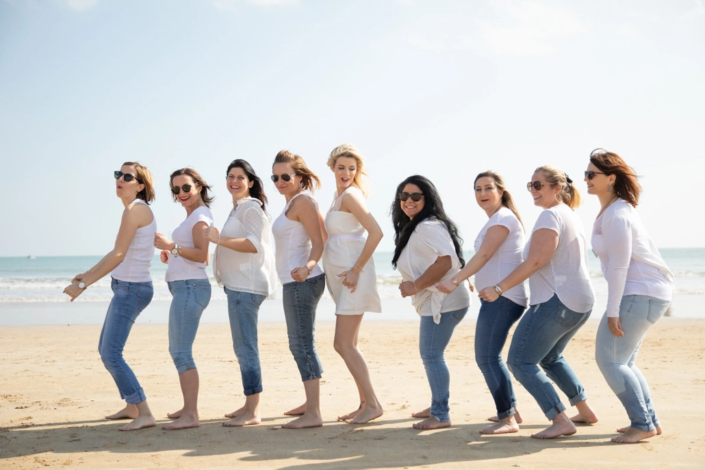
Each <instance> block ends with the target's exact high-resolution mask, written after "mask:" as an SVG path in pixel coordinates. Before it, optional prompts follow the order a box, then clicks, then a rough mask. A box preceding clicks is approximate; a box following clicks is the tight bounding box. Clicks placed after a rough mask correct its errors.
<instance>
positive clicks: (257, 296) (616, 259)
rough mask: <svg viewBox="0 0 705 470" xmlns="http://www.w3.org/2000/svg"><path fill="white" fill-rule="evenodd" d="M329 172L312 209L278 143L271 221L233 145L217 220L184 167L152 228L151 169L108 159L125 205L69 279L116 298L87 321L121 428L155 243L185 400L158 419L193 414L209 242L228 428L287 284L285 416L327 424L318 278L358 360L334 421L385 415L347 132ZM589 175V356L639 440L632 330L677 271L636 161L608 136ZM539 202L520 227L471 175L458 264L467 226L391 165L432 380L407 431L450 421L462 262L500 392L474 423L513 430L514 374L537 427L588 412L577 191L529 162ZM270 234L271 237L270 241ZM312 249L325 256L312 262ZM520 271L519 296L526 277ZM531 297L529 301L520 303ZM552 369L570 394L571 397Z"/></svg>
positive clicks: (371, 286) (641, 382)
mask: <svg viewBox="0 0 705 470" xmlns="http://www.w3.org/2000/svg"><path fill="white" fill-rule="evenodd" d="M328 166H329V167H330V168H331V170H332V171H333V173H334V175H335V183H336V193H335V197H334V200H333V203H332V205H331V207H330V209H329V211H328V212H327V214H326V215H325V217H324V216H323V215H322V213H321V211H320V210H319V208H318V204H317V203H316V201H315V199H314V198H313V196H312V194H313V192H314V190H315V189H317V188H318V187H320V180H319V178H318V177H317V176H316V175H315V174H314V173H313V172H312V171H311V170H310V169H309V168H308V167H307V166H306V164H305V162H304V160H303V158H301V157H300V156H298V155H295V154H293V153H291V152H288V151H286V150H282V151H281V152H279V153H278V154H277V155H276V157H275V159H274V163H273V165H272V176H271V179H272V181H273V182H274V185H275V187H276V189H277V191H278V192H279V194H281V195H282V196H284V198H285V200H286V205H285V207H284V210H283V212H282V213H281V215H279V217H277V218H276V219H275V220H274V222H273V223H270V218H269V217H268V215H267V213H266V205H267V197H266V196H265V191H264V188H263V183H262V180H261V179H260V178H259V177H258V176H257V174H256V173H255V171H254V169H253V168H252V167H251V166H250V164H249V163H248V162H246V161H245V160H241V159H238V160H234V161H233V162H232V163H230V165H228V167H227V170H226V175H225V176H226V185H227V189H228V191H229V192H230V194H231V195H232V200H233V210H232V212H231V213H230V216H229V218H228V219H227V221H226V222H225V224H224V226H223V228H222V229H221V230H218V229H217V228H215V227H214V226H213V218H212V215H211V212H210V210H209V205H210V203H211V202H212V196H211V188H210V186H209V185H208V184H206V182H205V181H204V179H203V178H202V177H201V176H200V175H199V174H198V173H197V172H196V171H195V170H193V169H191V168H183V169H180V170H177V171H175V172H174V173H172V174H171V177H170V186H171V191H172V194H173V198H174V200H175V201H176V202H179V203H180V204H181V205H182V206H183V207H184V209H185V210H186V218H185V220H184V221H183V222H182V223H181V225H179V226H178V227H177V228H176V229H175V230H174V231H173V234H172V239H171V240H170V239H169V238H168V237H167V236H165V235H163V234H161V233H158V232H157V229H156V222H155V218H154V215H153V214H152V212H151V210H150V208H149V203H150V202H151V201H152V200H153V199H154V185H153V178H152V174H151V173H150V171H149V170H148V169H147V168H146V167H144V166H142V165H140V164H139V163H137V162H126V163H124V164H123V166H122V168H121V169H120V170H119V171H116V172H115V178H116V185H117V196H118V197H119V198H120V199H121V200H122V202H123V205H124V206H125V210H124V212H123V216H122V223H121V225H120V230H119V232H118V237H117V240H116V243H115V248H114V249H113V250H112V251H111V252H110V253H108V255H106V256H105V257H104V258H103V259H102V260H101V261H100V262H99V263H98V264H96V265H95V266H94V267H93V268H91V269H90V270H88V271H86V272H85V273H82V274H79V275H77V276H76V277H75V278H74V279H73V281H72V283H71V285H69V286H68V287H67V288H66V289H65V293H67V294H68V295H69V296H70V297H71V300H73V299H75V298H76V297H77V296H79V295H80V294H81V292H83V290H85V289H86V288H87V287H88V286H90V285H91V284H93V283H95V282H96V281H98V280H99V279H100V278H102V277H103V276H105V275H107V274H108V273H110V274H111V276H112V289H113V292H114V297H113V299H112V301H111V303H110V307H109V309H108V313H107V316H106V318H105V323H104V325H103V330H102V332H101V336H100V342H99V351H100V356H101V358H102V360H103V363H104V364H105V366H106V368H107V369H108V371H109V372H110V373H111V374H112V376H113V378H114V380H115V383H116V385H117V387H118V390H119V391H120V395H121V398H123V399H124V400H125V401H126V402H127V405H126V407H125V408H124V409H123V410H121V411H119V412H118V413H116V414H114V415H111V416H107V417H106V418H108V419H132V420H133V421H132V422H131V423H129V424H127V425H125V426H123V427H121V428H120V429H121V430H134V429H140V428H145V427H150V426H154V425H155V424H156V421H155V418H154V416H153V415H152V413H151V411H150V409H149V407H148V405H147V400H146V396H145V393H144V391H143V389H142V387H141V386H140V384H139V382H138V380H137V378H136V377H135V375H134V373H133V372H132V370H131V369H130V367H129V366H128V365H127V364H126V362H125V360H124V359H123V356H122V351H123V348H124V345H125V343H126V341H127V337H128V335H129V333H130V329H131V327H132V325H133V324H134V322H135V319H136V318H137V316H138V315H139V314H140V312H141V311H142V310H143V309H144V308H145V307H146V306H147V305H148V304H149V302H150V301H151V299H152V296H153V288H152V283H151V277H150V272H149V269H150V263H151V260H152V255H153V248H154V247H156V248H158V249H160V250H162V251H161V260H162V262H164V263H167V264H168V269H167V273H166V281H167V283H168V286H169V290H170V292H171V294H172V296H173V300H172V303H171V308H170V312H169V352H170V354H171V356H172V358H173V361H174V365H175V366H176V369H177V372H178V374H179V379H180V383H181V390H182V393H183V407H182V408H181V409H180V410H179V411H177V412H175V413H170V414H168V416H169V418H171V419H173V422H171V423H169V424H167V425H165V426H164V429H182V428H189V427H195V426H198V425H199V416H198V406H197V405H198V403H197V402H198V387H199V379H198V370H197V368H196V364H195V362H194V359H193V355H192V346H193V342H194V339H195V336H196V332H197V329H198V325H199V320H200V318H201V315H202V313H203V311H204V309H205V308H206V307H207V306H208V303H209V301H210V297H211V285H210V282H209V281H208V276H207V274H206V270H205V269H206V266H207V264H208V261H209V259H210V257H209V246H210V244H211V243H212V244H215V245H216V248H215V256H214V257H213V272H214V275H215V278H216V280H217V281H218V283H219V285H222V286H223V288H224V291H225V293H226V295H227V299H228V311H229V317H230V327H231V331H232V339H233V348H234V350H235V355H236V356H237V359H238V362H239V364H240V371H241V376H242V383H243V388H244V394H245V403H244V405H243V406H242V407H241V408H239V409H238V410H236V411H234V412H232V413H230V414H228V415H226V417H228V418H230V420H229V421H227V422H225V423H223V424H224V425H225V426H246V425H254V424H259V423H260V421H261V417H260V411H259V398H260V394H261V393H262V391H263V386H262V374H261V367H260V358H259V351H258V344H257V316H258V310H259V307H260V305H261V304H262V302H263V301H264V300H265V299H266V298H267V297H268V296H271V295H272V294H273V293H274V290H275V288H276V285H277V281H276V277H278V278H279V281H280V282H281V283H282V284H283V306H284V314H285V318H286V326H287V335H288V339H289V348H290V350H291V353H292V355H293V356H294V360H295V362H296V365H297V367H298V369H299V373H300V375H301V379H302V381H303V385H304V391H305V395H306V401H305V403H304V404H302V405H301V406H298V407H296V408H294V409H292V410H290V411H288V412H286V413H285V414H287V415H297V416H298V417H297V418H296V419H294V420H293V421H291V422H289V423H287V424H285V425H284V426H283V427H284V428H291V429H296V428H307V427H314V426H320V425H322V423H323V421H322V417H321V410H320V405H319V382H320V378H321V375H322V373H323V367H322V365H321V361H320V359H319V356H318V353H317V351H316V344H315V340H314V332H315V316H316V307H317V305H318V302H319V300H320V298H321V296H322V295H323V291H324V290H325V288H326V286H327V287H328V290H329V292H330V294H331V296H332V298H333V300H334V301H335V305H336V312H335V313H336V319H337V320H336V328H335V341H334V346H335V350H336V351H337V352H338V353H339V354H340V355H341V357H342V358H343V360H344V361H345V364H346V366H347V367H348V369H349V371H350V373H351V375H352V376H353V378H354V380H355V383H356V385H357V389H358V392H359V396H360V404H359V406H358V407H357V409H355V411H352V412H351V413H348V414H346V415H343V416H340V417H339V419H341V420H345V421H347V422H349V423H353V424H362V423H366V422H369V421H371V420H373V419H375V418H378V417H380V416H381V415H382V414H383V409H382V405H381V404H380V401H379V399H378V398H377V396H376V394H375V391H374V387H373V386H372V381H371V378H370V374H369V370H368V367H367V363H366V362H365V358H364V356H363V355H362V353H361V351H360V350H359V348H358V333H359V330H360V324H361V321H362V317H363V314H364V313H365V312H381V302H380V298H379V294H378V293H377V285H376V275H375V266H374V262H373V259H372V254H373V253H374V251H375V248H376V247H377V245H378V244H379V242H380V240H381V239H382V236H383V235H382V230H381V229H380V227H379V225H378V223H377V222H376V220H375V219H374V217H373V216H372V215H371V214H370V212H369V211H368V210H367V208H366V204H365V197H366V188H365V185H364V176H365V163H364V159H363V157H362V155H361V154H360V152H359V151H358V150H357V149H356V148H355V147H354V146H352V145H349V144H345V145H341V146H339V147H337V148H335V149H334V150H333V151H332V152H331V154H330V157H329V159H328ZM584 181H585V182H586V183H587V192H588V193H589V194H593V195H595V196H597V197H598V198H599V200H600V203H601V210H600V213H599V214H598V215H597V218H596V220H595V223H594V227H593V231H592V240H591V245H592V247H593V251H594V252H595V254H596V255H597V256H598V257H599V258H600V262H601V265H602V270H603V273H604V275H605V279H606V280H607V283H608V289H609V291H608V302H607V310H606V312H605V315H604V317H603V318H602V321H601V323H600V326H599V329H598V333H597V342H596V360H597V363H598V365H599V368H600V370H601V371H602V373H603V375H604V377H605V379H606V380H607V383H608V384H609V386H610V387H611V388H612V390H613V391H614V393H615V394H616V395H617V397H618V398H619V400H620V401H621V402H622V404H623V406H624V408H625V409H626V412H627V415H628V417H629V419H630V424H629V426H626V427H625V428H622V429H619V430H618V431H619V433H620V434H619V435H617V436H616V437H614V438H613V439H612V440H613V441H615V442H638V441H639V440H642V439H645V438H648V437H651V436H654V435H656V434H660V433H661V427H660V423H659V420H658V418H657V416H656V412H655V410H654V406H653V403H652V400H651V394H650V392H649V387H648V384H647V382H646V379H645V378H644V376H643V375H642V373H641V372H640V370H639V369H638V368H637V366H636V365H635V361H636V356H637V353H638V351H639V348H640V346H641V343H642V340H643V338H644V336H645V334H646V332H647V330H648V329H649V327H650V326H651V325H652V324H654V323H655V322H656V321H657V320H658V319H659V318H660V317H661V316H662V315H663V314H664V313H665V312H666V310H667V309H668V306H669V303H670V300H671V295H672V284H673V275H672V273H671V272H670V271H669V269H668V267H667V266H666V265H665V263H664V261H663V259H662V257H661V256H660V254H659V252H658V250H657V248H656V246H655V245H654V243H653V242H652V241H651V239H650V238H649V236H648V234H647V233H646V231H645V229H644V227H643V225H642V223H641V221H640V219H639V215H638V213H637V212H636V210H635V208H636V206H637V204H638V201H639V195H640V190H641V188H640V186H639V183H638V181H637V177H636V175H635V173H634V171H633V169H632V168H631V167H629V166H628V165H627V164H626V163H625V162H624V160H623V159H622V158H621V157H619V156H618V155H617V154H615V153H613V152H608V151H605V150H603V149H597V150H595V151H593V152H592V153H591V154H590V157H589V162H588V165H587V170H586V171H585V178H584ZM527 189H528V190H529V192H530V194H531V197H532V198H533V200H534V204H535V205H536V206H539V207H541V208H542V209H543V211H542V212H541V214H540V216H539V218H538V220H537V222H536V224H535V226H534V227H533V230H532V231H531V234H530V236H529V239H528V242H526V243H525V228H524V226H523V223H522V220H521V217H520V216H519V213H518V211H517V209H516V207H515V205H514V202H513V200H512V196H511V195H510V193H509V191H508V190H507V188H506V187H505V184H504V181H503V180H502V178H501V176H500V175H499V174H497V173H494V172H491V171H487V172H484V173H480V174H479V175H477V177H476V178H475V182H474V190H475V198H476V201H477V203H478V205H479V206H480V207H481V208H482V209H483V210H484V211H485V213H486V214H487V217H488V221H487V223H486V224H485V226H484V227H483V228H482V230H481V231H480V233H479V234H478V236H477V238H476V240H475V246H474V251H475V254H474V256H473V257H472V258H471V259H470V260H468V261H467V262H465V260H464V258H463V252H462V249H461V243H462V240H461V238H460V236H459V234H458V230H457V228H456V225H455V224H454V223H453V221H452V220H451V219H450V218H449V217H448V216H447V215H446V213H445V210H444V208H443V203H442V201H441V198H440V195H439V193H438V191H437V189H436V187H435V186H434V185H433V183H432V182H431V181H429V180H428V179H427V178H425V177H423V176H419V175H414V176H410V177H408V178H406V179H405V180H404V181H402V182H401V183H400V184H399V185H398V187H397V189H396V191H395V193H394V202H393V203H392V206H391V216H392V221H393V226H394V242H395V246H396V249H395V252H394V257H393V261H392V264H393V265H394V267H395V268H397V269H398V271H399V272H400V274H401V276H402V282H401V284H400V285H399V290H400V292H401V295H402V296H403V297H411V298H412V303H413V305H414V307H415V309H416V311H417V313H418V314H419V315H420V317H421V322H420V335H419V349H420V353H421V358H422V360H423V364H424V367H425V369H426V374H427V377H428V382H429V385H430V389H431V406H430V407H429V408H427V409H425V410H423V411H420V412H418V413H413V415H412V416H414V417H415V418H419V419H421V421H419V422H417V423H415V424H414V425H413V426H414V428H416V429H434V428H440V427H445V426H450V424H451V421H450V415H449V413H450V408H449V405H448V401H449V387H450V375H449V371H448V367H447V366H446V363H445V360H444V351H445V349H446V347H447V345H448V344H449V342H450V339H451V337H452V335H453V331H454V329H455V327H456V326H457V325H458V324H459V323H460V321H461V320H462V319H463V317H464V316H465V314H466V313H467V311H468V308H469V306H470V291H471V290H474V287H473V286H472V285H470V283H469V282H467V283H466V282H464V281H466V280H468V279H469V278H470V277H471V276H475V285H476V286H477V287H478V290H479V297H480V299H481V303H482V305H481V308H480V313H479V317H478V320H477V330H476V334H475V358H476V361H477V364H478V366H479V368H480V370H481V371H482V374H483V375H484V378H485V381H486V383H487V386H488V388H489V389H490V392H491V394H492V397H493V399H494V402H495V406H496V415H495V416H493V417H491V418H489V420H490V421H494V424H492V425H490V426H488V427H486V428H485V429H483V430H482V431H481V433H484V434H502V433H511V432H516V431H518V430H519V424H521V423H522V418H521V415H520V414H519V411H518V409H517V400H516V397H515V394H514V390H513V387H512V380H511V377H510V374H509V371H510V370H511V371H512V373H513V375H514V377H515V378H516V379H517V380H518V381H519V382H520V383H521V384H522V385H523V386H524V388H525V389H526V390H527V391H528V392H529V393H530V394H531V395H532V396H533V397H534V399H535V400H536V401H537V403H538V405H539V406H540V408H541V410H542V411H543V413H544V414H545V416H546V417H547V418H548V420H549V421H552V424H551V425H550V426H549V427H547V428H546V429H544V430H543V431H541V432H539V433H537V434H534V435H533V436H532V437H536V438H543V439H549V438H554V437H558V436H565V435H571V434H574V433H575V432H576V427H575V423H576V422H585V423H595V422H597V420H598V418H597V415H596V414H595V412H594V411H593V410H592V408H591V407H590V405H589V404H588V401H587V398H588V396H587V393H586V391H585V389H584V387H583V385H582V384H581V382H580V380H579V379H578V377H577V375H576V373H575V371H574V370H573V369H572V368H571V366H570V364H569V363H568V361H567V360H566V358H565V357H564V356H563V350H564V349H565V348H566V346H567V345H568V343H569V341H570V340H571V339H572V338H573V336H575V334H576V333H577V332H578V330H579V329H580V328H581V327H582V325H583V324H584V323H585V322H586V321H587V319H588V318H589V316H590V313H591V311H592V308H593V304H594V294H593V290H592V286H591V283H590V277H589V272H588V266H587V244H586V239H585V235H584V233H583V229H582V226H581V222H580V220H579V218H578V216H577V215H576V214H575V212H574V210H575V208H577V207H578V205H579V203H580V194H579V192H578V190H577V189H576V188H575V185H574V182H573V181H572V180H571V179H570V178H569V177H568V175H567V174H566V173H565V172H563V171H561V170H559V169H557V168H554V167H550V166H541V167H539V168H537V169H536V170H535V171H534V172H533V175H532V178H531V181H530V182H529V183H528V184H527ZM273 245H274V246H273ZM321 260H322V264H323V269H321V266H320V264H319V261H321ZM527 279H528V280H529V287H530V296H529V295H527V292H526V290H525V285H524V281H526V280H527ZM527 307H528V310H527ZM517 321H519V324H518V325H517V328H516V331H515V332H514V335H513V339H512V342H511V345H510V348H509V355H508V358H507V364H506V365H505V364H504V362H503V360H502V356H501V351H502V348H503V347H504V344H505V342H506V340H507V336H508V333H509V330H510V328H511V327H512V325H514V323H516V322H517ZM551 381H553V383H555V385H557V386H558V388H559V389H560V390H561V391H562V392H563V393H564V394H565V395H566V396H567V397H568V401H569V403H570V404H571V405H573V406H575V407H576V408H577V414H576V415H575V416H573V417H568V415H567V414H566V407H565V405H564V404H563V403H562V402H561V399H560V397H559V395H558V393H557V392H556V390H555V388H554V386H553V385H552V384H551Z"/></svg>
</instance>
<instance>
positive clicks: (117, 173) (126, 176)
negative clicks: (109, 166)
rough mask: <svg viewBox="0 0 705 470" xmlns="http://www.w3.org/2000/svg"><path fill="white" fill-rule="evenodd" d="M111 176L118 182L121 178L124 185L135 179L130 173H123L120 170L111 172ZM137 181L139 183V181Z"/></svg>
mask: <svg viewBox="0 0 705 470" xmlns="http://www.w3.org/2000/svg"><path fill="white" fill-rule="evenodd" d="M113 176H115V179H116V180H119V179H120V178H121V177H122V178H123V179H124V180H125V183H129V182H130V181H132V180H136V179H137V177H136V176H135V175H131V174H130V173H123V172H122V171H120V170H115V171H114V172H113ZM137 181H138V182H139V180H137Z"/></svg>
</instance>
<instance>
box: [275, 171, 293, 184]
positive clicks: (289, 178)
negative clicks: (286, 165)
mask: <svg viewBox="0 0 705 470" xmlns="http://www.w3.org/2000/svg"><path fill="white" fill-rule="evenodd" d="M294 176H296V174H293V175H289V174H287V173H284V174H283V175H272V181H273V182H275V183H276V182H277V181H279V178H281V179H282V181H284V182H286V183H288V182H289V181H291V179H292V178H293V177H294Z"/></svg>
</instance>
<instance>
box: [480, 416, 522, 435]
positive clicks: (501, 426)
mask: <svg viewBox="0 0 705 470" xmlns="http://www.w3.org/2000/svg"><path fill="white" fill-rule="evenodd" d="M517 431H519V424H517V421H516V419H514V416H509V417H508V418H504V419H503V420H501V421H500V422H498V423H496V424H493V425H491V426H487V427H486V428H485V429H482V430H480V434H509V433H512V432H517Z"/></svg>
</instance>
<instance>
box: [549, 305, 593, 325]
mask: <svg viewBox="0 0 705 470" xmlns="http://www.w3.org/2000/svg"><path fill="white" fill-rule="evenodd" d="M585 315H587V314H585V313H578V312H574V311H572V310H570V309H569V308H568V307H566V306H565V305H563V304H559V305H558V310H557V311H556V315H555V317H554V320H555V321H556V323H558V324H559V325H562V326H564V327H565V328H568V329H570V328H573V327H575V326H576V325H577V324H578V323H580V321H581V320H583V319H584V318H585Z"/></svg>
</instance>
